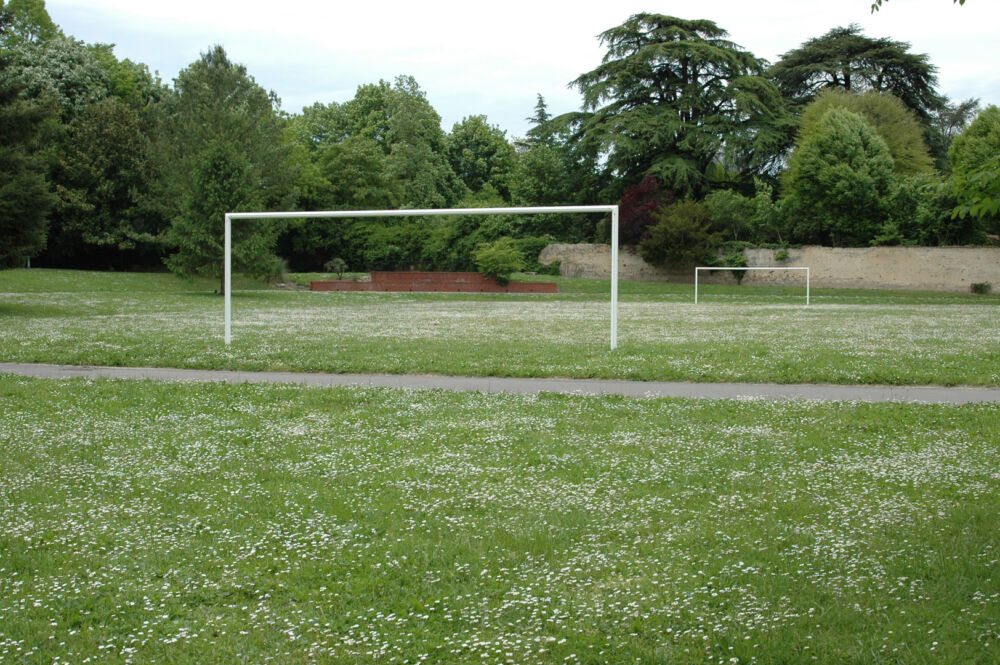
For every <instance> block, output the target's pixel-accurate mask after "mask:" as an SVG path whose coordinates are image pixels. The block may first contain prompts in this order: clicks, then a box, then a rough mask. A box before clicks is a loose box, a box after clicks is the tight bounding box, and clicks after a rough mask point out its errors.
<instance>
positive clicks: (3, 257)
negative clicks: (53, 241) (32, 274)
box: [0, 17, 53, 267]
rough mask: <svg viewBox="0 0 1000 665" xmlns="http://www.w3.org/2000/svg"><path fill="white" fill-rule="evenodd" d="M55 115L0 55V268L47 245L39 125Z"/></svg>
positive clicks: (46, 189) (46, 202)
mask: <svg viewBox="0 0 1000 665" xmlns="http://www.w3.org/2000/svg"><path fill="white" fill-rule="evenodd" d="M3 20H4V17H0V24H2V23H3ZM52 114H53V108H52V107H51V106H46V105H44V104H43V103H40V102H38V101H35V100H31V99H28V98H26V97H25V96H23V95H22V85H21V82H20V81H19V79H18V77H17V75H16V70H15V68H14V67H13V66H12V65H11V62H10V58H9V57H8V56H7V55H5V54H3V53H0V267H10V266H15V265H24V262H25V261H27V260H28V259H30V258H31V257H32V256H35V255H36V254H38V252H40V251H41V250H42V249H44V247H45V241H46V229H47V217H48V212H49V209H50V208H51V206H52V203H53V197H52V195H51V193H50V192H49V187H48V184H47V182H46V179H45V172H46V169H45V164H44V162H43V161H42V160H41V159H40V158H39V156H38V152H39V149H40V141H39V137H40V128H41V127H42V125H43V124H44V123H45V122H46V121H47V120H48V118H49V117H50V116H51V115H52Z"/></svg>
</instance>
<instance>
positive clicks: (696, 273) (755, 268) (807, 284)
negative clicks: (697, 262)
mask: <svg viewBox="0 0 1000 665" xmlns="http://www.w3.org/2000/svg"><path fill="white" fill-rule="evenodd" d="M699 270H805V271H806V305H809V268H808V267H806V266H793V267H789V266H770V267H768V266H763V267H732V268H729V267H719V266H698V267H697V268H695V269H694V304H696V305H697V304H698V271H699Z"/></svg>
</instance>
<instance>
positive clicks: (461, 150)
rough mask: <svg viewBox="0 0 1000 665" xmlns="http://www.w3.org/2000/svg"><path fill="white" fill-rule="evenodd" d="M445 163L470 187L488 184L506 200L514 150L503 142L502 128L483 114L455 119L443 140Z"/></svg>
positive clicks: (480, 187) (512, 169)
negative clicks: (489, 121) (488, 120)
mask: <svg viewBox="0 0 1000 665" xmlns="http://www.w3.org/2000/svg"><path fill="white" fill-rule="evenodd" d="M445 150H446V152H447V154H448V163H449V164H451V168H452V170H453V171H454V172H455V174H456V175H457V176H458V177H459V178H461V180H462V182H464V183H465V186H466V187H468V188H469V190H470V191H473V192H478V191H479V190H481V189H482V188H483V186H484V185H487V184H489V185H491V186H492V187H493V188H494V189H495V190H497V191H498V192H499V193H500V195H501V196H502V197H503V198H504V200H505V201H507V202H509V201H510V184H511V183H510V180H511V176H512V173H513V171H514V166H515V162H516V159H517V154H516V153H515V152H514V146H512V145H511V144H510V143H508V142H507V138H506V132H504V130H502V129H500V128H499V127H497V126H495V125H490V124H488V123H487V122H486V116H482V115H471V116H468V117H466V118H463V119H462V122H456V123H455V124H454V126H453V127H452V129H451V134H449V135H448V136H447V138H446V140H445Z"/></svg>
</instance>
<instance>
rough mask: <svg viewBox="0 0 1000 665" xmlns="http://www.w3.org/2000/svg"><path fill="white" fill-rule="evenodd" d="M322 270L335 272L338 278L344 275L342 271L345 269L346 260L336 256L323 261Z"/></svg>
mask: <svg viewBox="0 0 1000 665" xmlns="http://www.w3.org/2000/svg"><path fill="white" fill-rule="evenodd" d="M323 270H326V271H327V272H335V273H337V279H340V278H342V277H343V276H344V271H346V270H347V262H346V261H344V259H342V258H340V257H339V256H338V257H336V258H334V259H330V260H329V261H327V262H326V263H324V264H323Z"/></svg>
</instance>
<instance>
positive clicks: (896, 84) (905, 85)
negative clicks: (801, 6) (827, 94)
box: [769, 24, 943, 121]
mask: <svg viewBox="0 0 1000 665" xmlns="http://www.w3.org/2000/svg"><path fill="white" fill-rule="evenodd" d="M769 74H770V76H771V77H772V78H773V79H774V80H775V81H776V82H777V83H778V85H779V86H780V87H781V91H782V93H783V94H784V95H785V96H786V97H787V98H788V99H790V100H792V102H793V103H795V104H796V105H798V106H804V105H805V104H808V103H809V102H811V101H812V100H813V98H814V97H815V96H816V94H817V93H819V92H820V91H821V90H824V89H826V88H843V89H845V90H850V91H854V92H866V91H868V90H874V91H876V92H888V93H891V94H892V95H895V96H896V97H898V98H899V99H901V100H902V101H903V103H904V104H906V106H907V107H908V108H910V109H912V110H913V111H914V112H916V113H917V115H918V116H919V117H920V118H921V120H922V121H924V120H927V119H929V118H930V117H931V114H932V113H933V111H934V110H935V109H936V108H938V107H939V106H940V105H941V104H942V102H943V98H942V97H941V96H940V94H938V92H937V68H936V67H935V66H934V65H932V64H931V62H930V58H929V57H928V56H927V55H926V54H916V53H911V52H910V45H909V44H908V43H906V42H899V41H894V40H892V39H889V38H887V37H881V38H878V39H874V38H871V37H868V36H866V35H864V34H863V33H862V32H861V27H860V26H858V25H857V24H851V25H849V26H847V27H846V28H844V27H840V28H834V29H832V30H830V31H829V32H828V33H826V34H825V35H823V36H821V37H816V38H814V39H810V40H808V41H806V42H805V43H803V44H802V46H800V47H799V48H797V49H793V50H791V51H789V52H787V53H785V54H783V55H782V56H781V59H780V60H778V62H776V63H775V64H774V65H772V66H771V68H770V70H769Z"/></svg>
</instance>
